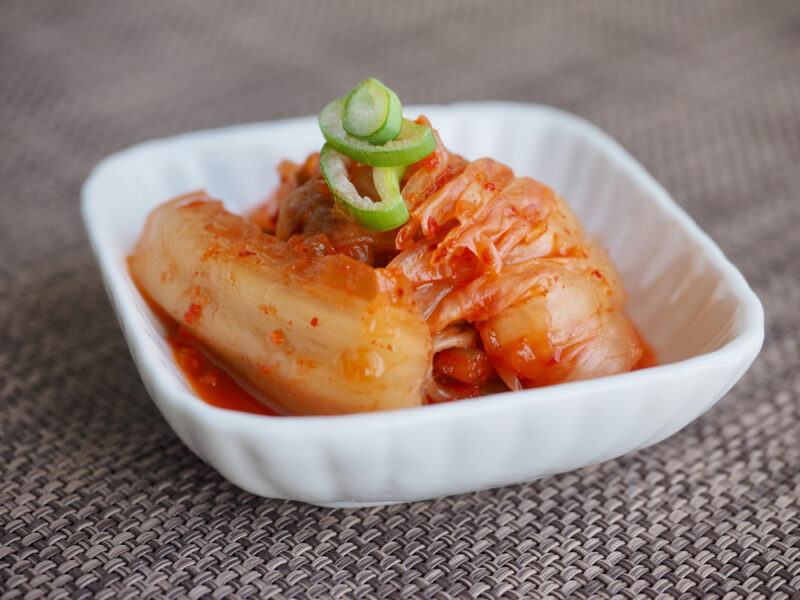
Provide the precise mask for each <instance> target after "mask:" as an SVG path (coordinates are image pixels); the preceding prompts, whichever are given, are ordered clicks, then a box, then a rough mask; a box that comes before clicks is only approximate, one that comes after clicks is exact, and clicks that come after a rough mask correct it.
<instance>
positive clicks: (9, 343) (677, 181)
mask: <svg viewBox="0 0 800 600" xmlns="http://www.w3.org/2000/svg"><path fill="white" fill-rule="evenodd" d="M0 10H2V18H1V19H0V252H1V253H0V256H2V257H3V259H4V260H3V261H2V263H0V400H1V402H2V404H1V405H0V525H2V531H0V595H2V597H3V598H9V599H10V598H84V597H90V596H92V597H98V598H112V597H114V598H141V597H168V598H173V597H175V598H177V597H192V598H201V597H210V598H221V597H223V596H231V595H233V596H238V597H264V598H298V597H335V598H384V597H398V598H399V597H434V598H449V597H488V598H529V597H545V596H548V597H556V598H560V597H572V598H588V597H599V596H612V595H618V596H619V597H623V598H627V597H634V596H641V597H666V598H672V597H699V596H702V595H705V596H707V597H725V598H729V597H730V598H732V597H738V596H745V595H748V596H752V597H758V596H771V597H775V598H780V597H790V596H792V595H793V594H794V595H795V597H797V596H796V595H797V594H800V591H798V590H800V366H799V364H798V363H799V362H800V359H799V358H798V357H799V356H800V311H798V307H799V306H800V282H799V281H798V280H799V279H800V266H798V263H799V262H800V232H798V227H800V177H799V176H798V172H799V170H800V166H799V165H800V2H796V1H791V0H789V1H785V2H780V1H773V2H759V3H756V2H750V1H738V0H723V1H711V0H707V1H704V2H691V1H689V0H681V1H676V2H660V3H649V2H639V1H638V0H632V1H626V2H617V1H604V2H583V1H577V2H573V1H566V2H556V1H553V2H547V3H531V2H527V1H519V2H516V1H506V2H501V3H490V2H483V1H479V0H471V1H458V2H456V1H452V2H451V1H441V2H440V1H431V0H414V1H404V2H395V3H391V4H390V3H378V2H370V1H369V0H363V1H351V0H347V1H342V2H337V3H336V4H335V5H334V4H333V3H330V4H329V3H319V4H316V3H312V2H255V1H253V2H237V3H215V2H206V1H198V0H180V1H175V2H169V3H166V2H161V1H157V0H143V1H139V2H136V3H121V2H113V3H112V2H103V1H100V0H97V1H81V2H78V1H75V0H69V1H59V2H42V1H26V0H20V1H17V0H5V1H3V2H2V4H1V5H0ZM367 75H375V76H378V77H380V78H381V79H383V80H385V81H387V82H389V83H390V84H391V85H392V86H393V87H394V88H395V89H396V90H397V92H398V93H399V95H400V96H401V97H402V98H403V99H404V100H406V101H407V102H409V103H411V102H415V103H421V102H449V101H455V100H462V99H469V100H483V99H511V100H519V101H526V102H528V101H529V102H540V103H545V104H552V105H555V106H558V107H561V108H564V109H566V110H568V111H572V112H575V113H577V114H579V115H582V116H585V117H587V118H588V119H590V120H592V121H594V122H595V123H597V124H598V125H599V126H600V127H601V128H603V129H605V130H606V131H608V132H609V133H610V134H611V135H612V136H614V137H616V138H617V139H618V140H620V141H621V142H622V144H623V145H624V146H626V147H627V148H628V149H629V150H630V151H631V152H632V153H633V154H634V155H635V156H636V157H638V158H639V159H640V160H641V161H642V162H643V163H644V165H645V166H646V167H647V168H648V169H649V170H650V171H651V172H652V173H653V174H654V175H655V177H656V178H657V179H658V180H660V181H661V182H662V183H664V185H665V186H666V187H667V189H669V190H670V191H671V192H672V194H673V195H674V197H675V198H676V200H677V201H678V202H679V203H680V204H681V205H682V206H684V207H685V208H686V210H687V211H688V212H689V213H690V214H691V215H692V216H693V217H694V218H695V219H696V220H697V221H698V222H699V224H700V225H701V226H702V227H703V228H704V229H705V230H706V231H707V232H709V233H710V234H711V236H712V237H713V238H714V239H716V240H717V242H718V243H719V244H720V246H721V247H722V248H723V250H724V251H725V253H726V254H727V255H728V256H729V257H730V258H731V259H732V260H733V261H734V262H735V263H736V264H737V265H738V266H739V267H740V269H741V270H742V271H743V272H744V274H745V276H746V277H747V279H748V281H749V282H750V283H751V285H752V286H753V287H754V288H755V290H756V292H757V293H758V295H759V296H760V297H761V299H762V301H763V302H764V306H765V309H766V315H767V333H766V342H765V346H764V349H763V351H762V352H761V355H760V357H759V358H758V359H757V361H756V363H755V364H754V366H753V367H752V368H751V370H750V371H749V373H748V374H747V375H746V376H745V377H744V379H743V380H742V381H741V382H740V383H739V384H738V385H737V386H736V387H735V388H734V389H733V390H732V391H731V392H730V393H729V394H728V395H727V397H726V398H725V399H724V400H723V401H722V402H720V403H719V404H718V405H717V406H716V407H715V408H714V409H713V410H711V411H710V412H709V413H707V414H706V415H704V416H703V417H702V418H700V419H699V420H698V421H696V422H695V423H694V424H692V425H690V426H689V427H687V428H686V429H685V430H683V431H682V432H680V433H679V434H677V435H675V436H674V437H672V438H671V439H669V440H667V441H665V442H663V443H661V444H658V445H657V446H655V447H651V448H648V449H646V450H642V451H639V452H635V453H633V454H631V455H629V456H625V457H623V458H620V459H618V460H614V461H611V462H607V463H605V464H602V465H598V466H594V467H589V468H585V469H581V470H579V471H576V472H573V473H568V474H564V475H560V476H556V477H550V478H547V479H544V480H540V481H537V482H534V483H530V484H526V485H518V486H512V487H507V488H503V489H498V490H494V491H487V492H480V493H475V494H468V495H464V496H458V497H452V498H444V499H439V500H434V501H430V502H421V503H417V504H413V505H401V506H392V507H390V508H375V509H362V510H354V511H346V510H329V509H323V508H317V507H313V506H306V505H303V504H298V503H292V502H281V501H272V500H266V499H262V498H258V497H256V496H252V495H250V494H248V493H246V492H243V491H241V490H239V489H237V488H236V487H234V486H233V485H231V484H230V483H228V482H226V481H225V480H223V479H222V478H221V477H220V476H219V475H218V474H217V473H216V472H214V471H213V470H212V469H211V468H209V467H207V466H206V465H205V464H204V463H203V462H201V461H200V460H199V459H198V458H196V457H195V456H194V455H193V454H192V453H191V452H189V451H188V450H187V449H186V448H185V447H184V446H183V445H182V444H181V443H180V441H179V440H178V439H177V438H176V437H175V435H174V434H173V433H172V432H171V430H170V429H169V427H167V425H166V423H165V422H164V421H163V420H162V418H161V416H160V415H159V413H158V411H157V410H156V408H155V407H154V405H153V404H152V403H151V401H150V400H149V399H148V397H147V394H146V393H145V390H144V388H143V387H142V384H141V383H140V380H139V377H138V375H137V372H136V370H135V368H134V366H133V363H132V362H131V359H130V357H129V355H128V352H127V349H126V346H125V341H124V339H123V337H122V335H121V333H120V330H119V328H118V326H117V324H116V322H115V319H114V316H113V314H112V311H111V309H110V306H109V303H108V301H107V299H106V296H105V292H104V290H103V286H102V284H101V281H100V278H99V275H98V271H97V268H96V267H95V264H94V259H93V258H92V255H91V253H90V250H89V246H88V243H87V239H86V236H85V234H84V232H83V228H82V225H81V221H80V217H79V211H78V195H79V190H80V186H81V183H82V181H83V180H84V178H85V177H86V176H87V175H88V173H89V171H90V169H91V168H92V166H93V165H94V164H96V163H97V161H98V160H100V159H101V158H102V157H103V156H104V155H106V154H109V153H111V152H113V151H116V150H119V149H121V148H124V147H126V146H129V145H131V144H133V143H135V142H138V141H141V140H145V139H148V138H152V137H159V136H165V135H171V134H175V133H178V132H183V131H189V130H193V129H201V128H208V127H216V126H223V125H228V124H232V123H239V122H249V121H258V120H265V119H272V118H277V117H287V116H293V115H302V114H311V113H314V112H316V111H317V110H318V109H319V107H320V106H322V104H323V103H324V101H325V100H326V99H329V98H331V97H334V96H336V95H339V94H341V93H343V92H344V91H345V89H347V88H348V87H349V86H350V85H351V84H352V83H353V82H355V81H357V80H359V79H361V78H363V77H365V76H367Z"/></svg>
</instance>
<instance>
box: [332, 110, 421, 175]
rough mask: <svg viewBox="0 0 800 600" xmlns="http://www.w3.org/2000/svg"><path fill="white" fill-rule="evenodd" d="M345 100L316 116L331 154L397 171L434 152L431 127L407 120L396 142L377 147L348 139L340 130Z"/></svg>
mask: <svg viewBox="0 0 800 600" xmlns="http://www.w3.org/2000/svg"><path fill="white" fill-rule="evenodd" d="M344 103H345V100H344V98H339V99H338V100H334V101H333V102H331V103H330V104H328V105H327V106H326V107H325V108H323V109H322V112H320V113H319V127H320V129H321V130H322V135H323V136H325V141H327V142H328V144H330V145H331V146H332V147H333V148H334V150H337V151H339V152H341V153H342V154H344V155H345V156H349V157H350V158H352V159H353V160H356V161H358V162H360V163H364V164H367V165H370V166H372V167H399V166H401V165H410V164H411V163H415V162H417V161H419V160H422V159H423V158H425V157H426V156H428V154H430V153H431V152H433V151H434V150H435V149H436V138H435V137H434V136H433V131H432V130H431V128H430V127H426V126H424V125H419V124H418V123H414V122H413V121H409V120H408V119H403V120H402V125H401V127H400V134H399V135H398V136H397V138H396V139H394V140H391V141H389V142H386V143H385V144H384V145H383V146H376V145H374V144H370V143H369V142H366V141H364V140H360V139H358V138H357V137H355V136H353V135H350V134H349V133H347V132H346V131H345V130H344V127H343V126H342V113H343V112H344Z"/></svg>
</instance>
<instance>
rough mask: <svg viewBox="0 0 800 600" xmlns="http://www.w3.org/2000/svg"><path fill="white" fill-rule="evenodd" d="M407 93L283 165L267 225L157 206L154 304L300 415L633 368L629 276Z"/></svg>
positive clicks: (555, 206)
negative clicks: (403, 102)
mask: <svg viewBox="0 0 800 600" xmlns="http://www.w3.org/2000/svg"><path fill="white" fill-rule="evenodd" d="M365 90H366V91H365ZM384 90H386V92H387V95H386V98H387V99H386V100H385V102H384V96H382V94H383V91H384ZM389 93H391V94H393V92H391V90H388V88H385V86H382V84H380V82H377V81H376V80H367V81H366V82H363V83H362V84H361V85H360V86H359V87H357V88H356V89H355V90H354V91H353V92H351V94H350V95H349V96H348V97H346V98H342V99H339V100H337V101H335V102H334V103H331V104H330V105H329V106H328V107H326V109H324V110H323V113H322V114H321V115H320V126H321V128H322V130H323V134H324V135H325V137H326V141H327V143H326V145H325V146H324V147H323V149H322V151H321V153H318V152H315V153H312V154H311V155H310V156H309V157H308V158H307V159H305V161H303V162H302V163H293V162H289V161H284V162H282V163H281V164H280V165H279V166H278V173H279V176H280V184H279V185H278V187H277V189H276V190H274V191H273V193H272V194H271V195H270V196H269V197H268V199H267V200H265V201H264V202H263V203H262V204H261V205H260V206H258V207H257V208H256V210H254V211H253V212H252V213H251V214H250V215H247V216H238V215H234V214H232V213H230V212H228V211H226V210H225V209H224V207H223V206H222V204H221V203H219V202H218V201H215V200H213V199H211V198H209V197H208V196H207V195H206V194H204V193H202V192H197V193H193V194H190V195H188V196H185V197H181V198H178V199H176V200H173V201H170V202H168V203H166V204H164V205H162V206H160V207H158V208H156V209H155V210H154V211H153V213H152V214H151V215H150V218H149V219H148V222H147V224H146V226H145V230H144V232H143V234H142V236H141V238H140V240H139V242H138V245H137V247H136V249H135V250H134V252H133V254H132V255H131V258H130V268H131V272H132V274H133V276H134V278H135V280H136V281H137V283H138V285H139V286H140V288H141V289H142V290H143V292H145V293H146V295H147V296H148V297H149V298H150V299H151V300H152V301H153V302H154V303H155V304H156V305H158V307H159V308H160V309H162V310H163V311H164V312H166V313H167V314H168V315H169V316H170V318H171V319H173V320H175V321H176V322H180V324H181V327H182V328H183V329H184V330H185V331H186V332H188V333H189V334H190V335H191V336H193V337H194V338H196V339H197V340H199V341H200V342H201V343H202V345H203V348H204V349H206V351H207V352H208V353H209V354H210V355H213V356H214V357H216V358H217V359H218V360H219V361H221V362H222V363H223V364H224V365H225V367H226V368H227V369H229V370H230V372H231V373H234V374H235V375H236V376H237V377H239V378H241V380H242V381H243V382H245V383H246V385H248V386H250V387H251V388H253V389H254V390H255V391H256V392H258V393H261V394H263V395H264V396H265V397H268V398H269V399H270V400H271V401H272V402H274V403H276V404H277V405H278V406H279V407H281V408H282V409H283V410H284V411H286V412H290V413H293V414H337V413H347V412H361V411H371V410H381V409H391V408H401V407H408V406H416V405H420V404H426V403H435V402H445V401H451V400H458V399H462V398H470V397H475V396H480V395H486V394H490V393H495V392H499V391H504V390H506V391H507V390H520V389H524V388H534V387H540V386H545V385H552V384H557V383H561V382H566V381H575V380H581V379H590V378H594V377H600V376H604V375H611V374H615V373H622V372H625V371H629V370H631V369H633V368H634V367H635V366H636V365H637V363H638V362H639V361H640V359H641V357H642V353H643V347H644V345H643V342H642V340H641V339H640V337H639V335H638V334H637V332H636V330H635V328H634V327H633V325H632V323H631V321H630V320H629V318H628V317H627V316H626V314H625V302H626V296H625V290H624V287H623V285H622V282H621V280H620V277H619V274H618V273H617V271H616V269H615V268H614V265H613V264H612V262H611V260H610V259H609V256H608V255H607V253H606V252H605V250H604V249H603V247H602V246H601V245H600V244H599V243H598V242H597V241H595V240H594V239H593V238H591V237H590V236H588V235H587V234H586V232H585V231H584V230H583V228H582V226H581V224H580V222H579V221H578V219H577V218H576V216H575V214H574V213H573V212H572V210H571V209H570V208H569V206H568V205H567V203H566V202H565V201H564V199H562V198H561V197H559V196H558V195H557V194H556V193H555V192H554V191H553V190H552V189H550V188H549V187H548V186H547V185H545V184H544V183H541V182H539V181H536V180H534V179H532V178H530V177H526V176H517V175H515V173H513V172H512V170H511V169H510V168H509V167H507V166H505V165H503V164H501V163H499V162H497V161H495V160H492V159H491V158H479V159H477V160H472V161H470V160H467V159H465V158H464V157H462V156H459V155H458V154H455V153H453V152H450V151H449V150H448V149H447V148H446V147H445V145H444V144H443V143H442V141H441V139H440V138H439V136H438V134H437V133H436V132H435V130H434V129H433V126H432V124H431V123H430V122H428V120H427V119H425V117H419V118H417V119H416V120H415V121H407V120H405V119H401V118H400V117H397V115H396V113H392V110H395V111H397V110H399V108H398V107H399V100H398V102H397V103H396V105H395V104H393V99H392V96H390V95H389ZM394 97H395V98H396V96H394ZM326 111H327V112H326ZM393 115H394V116H393ZM395 121H396V123H395ZM398 123H399V124H398ZM354 132H355V133H354ZM356 134H358V135H356ZM370 136H372V137H371V139H375V140H385V141H383V142H382V143H373V142H370V141H369V139H370ZM403 161H413V162H405V163H404V162H403ZM393 163H394V164H393Z"/></svg>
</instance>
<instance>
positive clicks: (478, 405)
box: [81, 101, 764, 430]
mask: <svg viewBox="0 0 800 600" xmlns="http://www.w3.org/2000/svg"><path fill="white" fill-rule="evenodd" d="M453 108H460V109H468V110H469V109H478V108H480V110H483V111H485V110H487V109H504V110H508V109H512V110H516V111H524V112H527V111H530V110H531V109H533V110H534V111H538V112H543V113H549V116H551V117H554V118H557V119H559V120H561V121H562V122H565V123H566V124H568V125H569V126H570V127H571V128H574V129H581V130H582V133H583V135H585V136H586V137H587V138H588V139H589V141H590V142H591V143H592V144H595V145H597V146H598V147H599V149H600V150H601V151H603V152H604V153H606V154H607V155H608V156H609V157H610V158H611V159H612V160H613V162H615V163H617V164H619V165H620V167H621V169H622V170H623V171H624V172H625V173H626V174H627V175H629V176H630V177H631V178H632V179H633V180H634V182H635V183H637V184H639V185H641V186H642V187H643V188H644V189H646V190H647V197H648V199H647V201H648V202H653V203H655V205H656V207H657V208H658V209H660V210H661V211H662V212H663V214H664V215H665V216H666V217H668V219H669V220H670V221H671V222H672V224H673V225H675V226H677V227H680V228H681V229H682V230H683V231H684V232H685V233H686V235H687V236H688V237H689V239H690V240H691V241H693V242H694V243H695V244H696V245H697V251H699V252H702V254H703V255H704V256H705V257H706V258H707V259H708V261H709V263H710V265H711V266H713V267H714V268H715V269H716V270H717V272H718V273H719V276H720V280H721V281H724V282H725V283H727V284H728V286H729V289H730V292H731V294H732V296H733V297H734V298H736V302H737V307H738V308H740V309H741V310H742V315H741V317H740V321H739V325H738V333H736V334H735V335H734V337H733V338H732V339H730V340H729V341H728V342H726V343H725V344H724V345H722V346H721V347H719V348H717V349H716V350H712V351H710V352H705V353H702V354H698V355H696V356H691V357H688V358H684V359H681V360H679V361H676V362H672V363H668V364H664V365H657V366H654V367H648V368H646V369H641V370H636V371H630V372H627V373H619V374H616V375H609V376H604V377H598V378H595V379H589V380H583V381H574V382H566V383H559V384H554V385H550V386H545V387H541V388H535V389H530V390H522V391H510V390H509V391H506V392H500V393H497V394H489V395H485V396H479V397H476V398H469V399H464V400H460V401H458V402H447V403H441V404H431V405H423V406H417V407H410V408H400V409H392V410H386V411H377V412H365V413H349V414H341V415H308V416H300V415H285V416H284V415H280V416H272V415H259V414H254V413H247V412H243V411H236V410H231V409H226V408H220V407H216V406H213V405H211V404H209V403H207V402H206V401H204V400H203V399H202V398H200V397H199V396H197V395H196V394H195V393H194V392H193V391H192V390H191V389H190V388H189V387H188V385H189V384H188V382H185V383H183V384H181V383H180V382H179V381H178V380H177V378H175V377H173V375H172V374H171V373H167V372H165V371H164V367H163V366H162V365H160V364H159V363H158V361H157V360H156V358H154V357H151V355H150V353H148V352H147V350H148V345H149V342H150V340H149V337H148V335H147V332H146V331H145V330H144V328H143V325H144V324H145V322H146V321H147V320H148V317H147V316H146V315H145V314H144V313H143V312H142V311H141V310H139V309H138V307H137V306H136V305H134V304H133V302H132V297H130V296H129V295H127V294H125V293H124V291H125V290H124V288H120V287H119V286H118V285H114V283H115V282H116V280H117V279H120V278H121V279H123V280H124V279H125V278H126V277H127V278H129V275H128V274H127V273H121V270H120V269H118V268H117V267H116V265H115V263H114V262H113V257H112V256H110V253H107V252H106V251H105V248H104V246H103V243H102V241H101V240H100V239H99V236H98V231H97V228H96V226H95V225H94V219H95V216H94V214H93V207H94V205H95V204H96V203H97V202H98V200H97V199H96V196H93V195H92V193H91V191H92V190H91V187H92V184H93V182H94V181H96V180H97V179H99V177H100V176H101V174H102V171H103V170H104V169H105V168H107V166H108V165H109V164H110V163H111V162H112V161H117V160H120V159H121V158H123V157H125V156H126V155H128V154H132V153H134V152H141V151H143V150H146V149H147V148H148V147H149V146H161V145H164V144H170V145H171V144H175V143H191V142H193V141H196V140H195V139H193V138H204V137H208V136H213V135H215V134H223V133H224V134H230V133H235V132H236V130H245V129H250V128H253V127H257V126H264V125H274V126H280V125H283V126H286V125H291V124H299V123H302V122H305V121H308V120H309V119H316V116H313V115H311V116H304V117H292V118H288V119H276V120H271V121H260V122H254V123H243V124H237V125H232V126H226V127H219V128H212V129H203V130H197V131H192V132H187V133H183V134H178V135H175V136H168V137H164V138H156V139H152V140H148V141H144V142H140V143H137V144H134V145H133V146H130V147H128V148H125V149H122V150H119V151H117V152H114V153H112V154H110V155H109V156H107V157H105V158H103V159H102V160H101V161H100V162H99V163H98V164H97V165H96V166H95V167H94V168H93V169H92V171H91V173H90V174H89V176H88V177H87V179H86V180H85V181H84V183H83V186H82V188H81V216H82V218H83V222H84V227H85V228H86V231H87V235H88V238H89V242H90V245H91V247H92V251H93V253H94V256H95V259H96V261H97V263H98V264H99V267H100V271H101V275H102V278H103V282H104V284H105V286H106V289H107V292H108V294H109V296H110V300H111V304H112V307H113V309H114V311H115V312H116V314H117V319H118V321H119V323H120V328H121V329H122V331H123V335H124V336H125V339H126V342H127V344H128V346H129V350H130V352H131V355H132V358H133V360H134V363H135V364H136V366H137V370H139V371H140V376H141V377H142V379H143V380H144V379H149V380H151V382H152V385H154V386H157V387H158V388H159V391H160V392H161V393H162V395H164V396H168V397H169V398H170V400H171V401H172V402H173V403H174V404H176V405H177V406H176V407H175V408H180V409H182V410H183V411H184V412H193V413H195V416H197V417H199V418H202V419H204V420H206V419H213V420H214V421H215V422H216V423H217V424H218V425H219V426H220V427H225V428H227V427H234V428H236V429H241V428H243V427H247V428H250V427H292V428H296V427H297V426H298V424H299V423H302V424H303V427H306V428H310V429H318V428H321V427H326V428H327V427H329V426H331V424H333V425H336V426H353V427H357V428H358V429H361V430H363V429H364V428H365V427H368V426H371V427H377V428H384V427H386V425H387V424H388V423H387V422H388V421H391V424H392V425H393V426H409V425H414V424H415V423H418V422H419V421H420V420H432V421H436V420H445V419H451V418H453V417H457V418H463V417H467V416H473V417H474V416H480V415H485V414H488V413H493V412H496V411H506V410H511V409H513V408H514V407H515V405H517V404H525V405H526V406H527V407H528V408H532V406H531V405H532V404H534V405H535V404H541V403H547V402H551V401H554V400H556V399H558V398H560V397H563V396H569V397H572V396H578V395H584V394H585V395H587V396H592V395H593V394H595V393H598V392H608V391H609V390H614V389H620V390H622V389H626V388H632V387H635V386H638V385H640V384H642V383H648V382H649V381H650V382H652V381H657V380H662V379H671V378H674V377H679V376H681V375H686V374H690V373H694V372H696V371H698V370H704V369H706V368H707V367H708V366H710V365H711V364H716V363H725V364H735V363H737V362H739V361H740V360H741V357H742V356H750V355H751V354H752V356H753V357H755V356H756V355H757V354H758V352H759V350H760V348H761V345H762V344H763V339H764V310H763V307H762V305H761V302H760V300H759V299H758V297H757V296H756V294H755V292H754V291H753V290H752V288H751V287H750V286H749V285H748V283H747V281H746V280H745V278H744V276H743V275H742V274H741V272H740V271H739V270H738V269H737V268H736V266H735V265H734V264H733V263H732V262H731V261H730V260H729V259H728V258H727V257H726V256H725V254H724V253H723V252H722V250H721V249H720V248H719V246H718V245H717V244H716V242H714V241H713V239H712V238H711V237H710V236H709V235H708V234H707V233H706V232H705V231H703V230H702V229H701V228H700V226H699V225H698V224H697V223H696V222H695V221H694V219H693V218H692V217H691V216H690V215H689V214H688V213H687V212H686V210H685V209H683V208H682V207H681V206H680V205H679V204H678V203H677V202H676V201H675V200H674V199H673V198H672V197H671V196H670V194H669V193H668V192H667V190H666V189H665V188H664V187H663V186H662V185H661V184H660V183H659V182H658V181H657V180H656V179H655V178H654V177H653V176H652V175H651V174H650V173H649V172H648V171H647V169H646V168H645V167H644V166H643V165H642V164H641V163H640V162H639V161H638V160H636V159H635V158H634V157H633V156H632V155H631V154H630V153H629V152H628V151H627V150H626V149H625V148H624V147H623V146H622V145H621V144H620V143H619V142H617V141H616V140H615V139H614V138H612V137H611V136H610V135H609V134H607V133H605V132H604V131H603V130H602V129H600V128H599V127H598V126H597V125H594V124H593V123H591V122H590V121H588V120H587V119H585V118H583V117H580V116H577V115H574V114H572V113H569V112H567V111H565V110H562V109H559V108H555V107H552V106H547V105H543V104H535V103H524V102H509V101H485V102H484V101H480V102H455V103H451V104H425V105H414V106H408V107H407V109H408V110H409V111H411V112H417V111H418V112H420V113H422V112H426V111H430V110H431V109H434V110H437V111H439V110H448V109H453ZM129 314H131V317H129ZM154 349H155V350H157V351H158V352H161V350H160V349H158V348H154ZM170 360H174V359H173V358H172V357H171V356H170ZM750 362H752V359H751V361H750ZM750 362H748V363H747V366H748V367H749V364H750ZM737 380H738V377H737ZM146 383H147V381H145V384H146ZM732 383H735V381H734V382H732ZM531 392H534V393H531ZM154 400H155V401H156V404H158V399H156V398H154ZM563 400H564V401H566V400H567V398H563Z"/></svg>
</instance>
